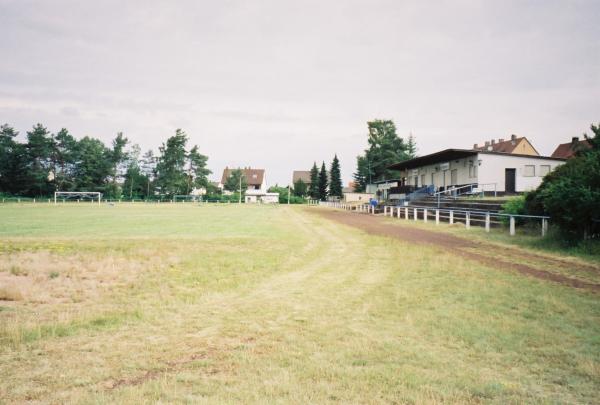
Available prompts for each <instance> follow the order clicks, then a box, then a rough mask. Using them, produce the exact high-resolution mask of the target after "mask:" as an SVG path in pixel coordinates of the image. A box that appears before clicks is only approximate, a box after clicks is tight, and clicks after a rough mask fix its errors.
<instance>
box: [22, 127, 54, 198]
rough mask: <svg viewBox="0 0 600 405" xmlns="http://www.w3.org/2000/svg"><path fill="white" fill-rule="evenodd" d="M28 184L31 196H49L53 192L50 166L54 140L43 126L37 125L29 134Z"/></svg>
mask: <svg viewBox="0 0 600 405" xmlns="http://www.w3.org/2000/svg"><path fill="white" fill-rule="evenodd" d="M26 148H27V155H28V156H27V160H28V163H29V164H28V171H27V174H28V176H27V177H28V182H27V185H26V188H27V189H28V191H29V194H30V195H40V196H41V195H47V194H49V193H50V191H51V185H50V180H51V179H50V178H49V177H51V176H50V165H51V160H50V157H51V154H52V138H51V136H50V132H48V130H47V129H46V127H44V126H43V125H42V124H37V125H35V126H34V127H33V129H32V130H31V131H29V132H27V146H26Z"/></svg>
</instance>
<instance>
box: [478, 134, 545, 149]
mask: <svg viewBox="0 0 600 405" xmlns="http://www.w3.org/2000/svg"><path fill="white" fill-rule="evenodd" d="M522 139H525V140H526V141H527V142H529V141H528V140H527V138H525V137H524V136H522V137H519V138H516V137H515V138H511V139H507V140H506V141H502V142H495V143H494V144H491V143H490V144H489V145H487V146H486V145H479V146H478V147H477V148H473V149H474V150H480V151H487V152H500V153H513V152H514V150H515V148H516V147H517V145H518V144H519V142H520V141H521V140H522ZM529 144H530V145H531V142H529ZM490 147H491V149H489V148H490ZM532 148H533V145H532ZM534 150H535V148H534Z"/></svg>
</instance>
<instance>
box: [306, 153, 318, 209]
mask: <svg viewBox="0 0 600 405" xmlns="http://www.w3.org/2000/svg"><path fill="white" fill-rule="evenodd" d="M308 195H309V196H310V198H312V199H313V200H318V199H319V169H318V168H317V162H314V163H313V167H312V169H310V185H309V186H308Z"/></svg>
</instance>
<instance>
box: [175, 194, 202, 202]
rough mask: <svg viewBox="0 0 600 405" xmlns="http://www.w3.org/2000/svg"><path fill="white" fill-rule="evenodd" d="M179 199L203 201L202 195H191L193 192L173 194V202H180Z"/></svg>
mask: <svg viewBox="0 0 600 405" xmlns="http://www.w3.org/2000/svg"><path fill="white" fill-rule="evenodd" d="M178 201H191V202H196V201H202V196H199V195H191V194H187V195H174V196H173V202H178Z"/></svg>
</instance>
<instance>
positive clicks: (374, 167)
mask: <svg viewBox="0 0 600 405" xmlns="http://www.w3.org/2000/svg"><path fill="white" fill-rule="evenodd" d="M367 126H368V128H369V138H368V145H369V147H368V149H367V150H365V154H364V159H366V163H367V166H368V167H369V170H370V171H369V170H368V171H369V173H368V174H369V175H370V177H372V179H371V180H370V181H377V180H385V179H392V178H395V177H399V175H400V173H399V172H397V171H395V170H390V169H388V167H389V166H390V165H392V164H394V163H398V162H402V161H404V160H407V159H410V158H411V157H413V155H414V154H415V153H416V144H415V142H414V139H413V141H412V144H411V145H410V146H409V144H408V142H404V139H402V138H401V137H399V136H398V135H397V134H396V125H394V122H393V121H391V120H374V121H370V122H368V123H367ZM358 163H362V164H363V165H364V162H361V161H360V160H357V164H358ZM364 173H365V171H364V168H363V169H362V170H360V171H359V170H358V167H357V172H356V173H355V175H356V174H358V175H359V176H360V177H361V178H363V177H364Z"/></svg>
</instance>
